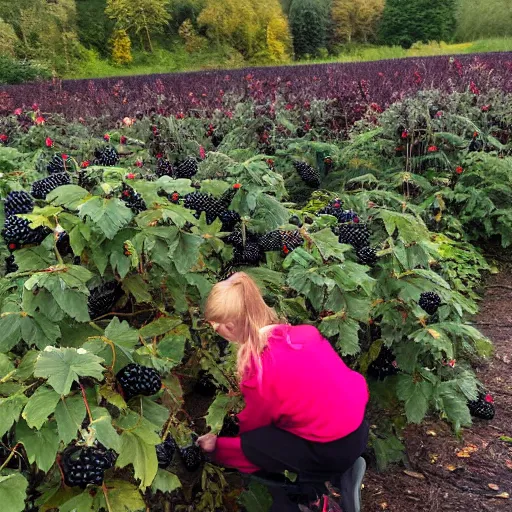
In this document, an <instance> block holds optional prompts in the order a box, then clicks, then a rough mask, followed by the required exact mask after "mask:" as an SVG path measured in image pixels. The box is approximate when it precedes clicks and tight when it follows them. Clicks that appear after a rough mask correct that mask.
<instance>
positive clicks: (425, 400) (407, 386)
mask: <svg viewBox="0 0 512 512" xmlns="http://www.w3.org/2000/svg"><path fill="white" fill-rule="evenodd" d="M397 379H398V380H397V388H396V392H397V395H398V398H399V399H400V400H402V401H403V402H405V414H406V415H407V421H408V422H409V423H421V422H422V421H423V418H424V417H425V415H426V414H427V411H428V406H429V401H430V399H431V398H432V394H433V391H434V387H433V386H432V384H431V383H430V382H428V381H419V382H415V380H414V378H413V377H412V376H411V375H399V376H398V378H397Z"/></svg>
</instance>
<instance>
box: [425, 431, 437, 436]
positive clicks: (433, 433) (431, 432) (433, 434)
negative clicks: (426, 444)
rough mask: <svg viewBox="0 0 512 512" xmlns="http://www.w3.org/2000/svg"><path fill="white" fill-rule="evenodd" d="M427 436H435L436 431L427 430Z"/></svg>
mask: <svg viewBox="0 0 512 512" xmlns="http://www.w3.org/2000/svg"><path fill="white" fill-rule="evenodd" d="M427 436H431V437H436V436H437V432H436V431H435V430H427Z"/></svg>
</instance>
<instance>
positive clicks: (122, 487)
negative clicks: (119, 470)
mask: <svg viewBox="0 0 512 512" xmlns="http://www.w3.org/2000/svg"><path fill="white" fill-rule="evenodd" d="M106 486H107V489H108V502H109V505H110V507H109V510H110V512H139V511H145V510H147V509H146V504H145V503H144V499H143V498H142V495H141V494H140V491H139V489H137V487H136V486H134V485H133V484H131V483H130V482H127V481H125V480H112V481H110V480H109V481H107V482H106ZM77 512H78V511H77Z"/></svg>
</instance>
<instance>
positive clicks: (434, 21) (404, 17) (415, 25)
mask: <svg viewBox="0 0 512 512" xmlns="http://www.w3.org/2000/svg"><path fill="white" fill-rule="evenodd" d="M455 24H456V21H455V0H387V1H386V6H385V8H384V13H383V15H382V22H381V25H380V30H379V33H380V34H379V35H380V40H381V42H382V43H384V44H391V45H401V46H403V47H405V48H409V47H410V46H412V45H413V44H414V43H415V42H416V41H421V42H424V43H427V42H429V41H449V40H451V39H453V37H454V31H455Z"/></svg>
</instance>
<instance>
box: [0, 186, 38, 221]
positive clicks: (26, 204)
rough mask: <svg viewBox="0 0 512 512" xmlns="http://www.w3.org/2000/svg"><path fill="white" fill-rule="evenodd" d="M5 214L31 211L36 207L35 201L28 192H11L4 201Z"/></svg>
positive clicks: (7, 215)
mask: <svg viewBox="0 0 512 512" xmlns="http://www.w3.org/2000/svg"><path fill="white" fill-rule="evenodd" d="M4 209H5V216H6V217H9V216H10V215H16V214H17V213H30V212H31V211H32V210H33V209H34V201H33V200H32V197H31V196H30V194H28V193H27V192H25V191H23V190H21V191H15V192H9V194H7V197H6V198H5V202H4Z"/></svg>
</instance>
